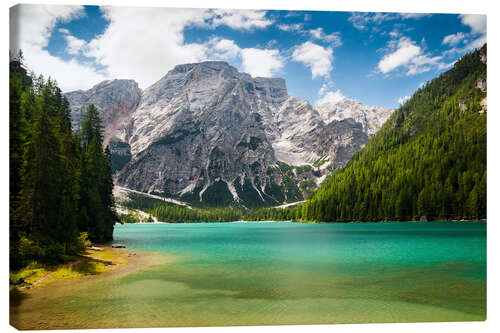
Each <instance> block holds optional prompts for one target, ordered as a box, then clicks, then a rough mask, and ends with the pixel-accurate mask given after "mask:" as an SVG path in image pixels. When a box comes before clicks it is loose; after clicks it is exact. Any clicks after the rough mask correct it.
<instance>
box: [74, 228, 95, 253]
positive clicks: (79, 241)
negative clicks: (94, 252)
mask: <svg viewBox="0 0 500 333" xmlns="http://www.w3.org/2000/svg"><path fill="white" fill-rule="evenodd" d="M91 244H92V243H91V242H90V241H89V234H88V233H87V232H81V233H80V235H79V236H78V237H77V238H76V240H75V243H74V244H73V252H74V253H84V252H85V250H86V249H87V247H89V246H90V245H91Z"/></svg>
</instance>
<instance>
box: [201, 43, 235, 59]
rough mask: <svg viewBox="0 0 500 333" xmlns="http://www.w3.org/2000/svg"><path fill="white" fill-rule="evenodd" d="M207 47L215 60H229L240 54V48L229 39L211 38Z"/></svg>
mask: <svg viewBox="0 0 500 333" xmlns="http://www.w3.org/2000/svg"><path fill="white" fill-rule="evenodd" d="M209 45H210V47H211V50H212V52H213V55H212V56H213V57H214V58H216V59H223V60H229V59H233V58H236V57H237V56H238V55H239V54H240V51H241V49H240V47H239V46H238V45H236V43H235V42H234V41H232V40H229V39H221V38H213V39H212V40H210V42H209Z"/></svg>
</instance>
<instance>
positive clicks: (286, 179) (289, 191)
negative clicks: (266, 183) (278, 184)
mask: <svg viewBox="0 0 500 333" xmlns="http://www.w3.org/2000/svg"><path fill="white" fill-rule="evenodd" d="M282 181H283V192H284V195H285V198H286V199H285V202H296V201H300V200H303V199H304V198H303V196H302V193H300V190H299V188H298V187H297V185H296V184H295V182H294V181H293V179H292V178H291V176H289V175H288V174H285V175H283V176H282Z"/></svg>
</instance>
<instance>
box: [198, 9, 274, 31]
mask: <svg viewBox="0 0 500 333" xmlns="http://www.w3.org/2000/svg"><path fill="white" fill-rule="evenodd" d="M206 18H207V19H208V21H209V25H210V26H211V27H213V28H215V27H218V26H220V25H226V26H228V27H230V28H233V29H242V30H251V29H254V28H256V29H262V28H266V27H267V26H269V25H271V24H273V21H272V20H271V19H269V18H267V17H266V12H265V11H263V10H236V9H235V10H232V9H215V10H210V11H209V12H208V14H207V15H206Z"/></svg>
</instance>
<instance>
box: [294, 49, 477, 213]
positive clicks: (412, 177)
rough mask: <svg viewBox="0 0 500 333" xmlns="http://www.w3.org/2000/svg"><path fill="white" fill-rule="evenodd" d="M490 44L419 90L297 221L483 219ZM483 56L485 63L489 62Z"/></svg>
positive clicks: (330, 180) (328, 182) (305, 207)
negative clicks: (484, 83) (483, 86)
mask: <svg viewBox="0 0 500 333" xmlns="http://www.w3.org/2000/svg"><path fill="white" fill-rule="evenodd" d="M481 59H486V45H484V46H483V47H482V48H481V49H480V50H476V51H475V52H472V53H469V54H467V55H465V56H463V57H462V58H461V59H460V60H458V61H457V62H456V63H455V65H454V67H453V68H451V69H450V70H448V71H447V72H445V73H443V74H441V75H440V76H439V77H438V78H435V79H433V80H432V81H430V82H428V83H427V84H426V85H425V86H424V87H422V88H420V89H418V90H417V91H416V92H415V93H414V94H413V96H412V97H411V98H410V99H409V100H408V101H407V102H406V103H405V104H404V105H402V106H401V107H400V108H398V109H397V110H396V111H395V112H394V114H393V115H392V116H391V118H390V119H389V120H388V121H387V122H386V123H385V124H384V125H383V126H382V128H381V129H380V130H379V131H378V132H377V133H376V134H375V135H374V136H373V137H372V138H371V139H370V140H369V142H368V143H367V144H366V146H365V147H364V148H363V149H362V150H360V151H358V152H357V153H356V154H355V155H354V156H353V157H352V159H351V160H350V161H349V163H348V164H347V165H346V166H345V167H344V168H343V169H341V170H339V171H337V172H335V173H334V174H333V175H331V176H330V177H329V178H328V179H327V180H326V181H325V182H324V183H323V185H322V186H321V187H320V188H319V189H318V190H317V191H316V193H315V194H314V195H313V197H312V198H311V199H310V200H308V201H307V202H306V203H305V204H303V205H302V206H301V207H300V212H298V213H297V219H298V220H300V221H326V222H329V221H357V220H359V221H409V220H420V219H422V220H462V219H465V220H478V219H483V218H486V108H485V106H484V105H482V103H481V102H482V101H483V99H485V97H486V92H485V91H482V90H481V89H480V88H479V87H478V82H479V81H482V80H485V79H486V64H485V63H484V62H483V61H482V60H481ZM485 61H486V60H485Z"/></svg>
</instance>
